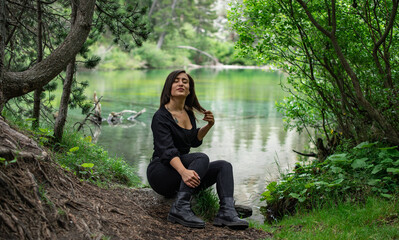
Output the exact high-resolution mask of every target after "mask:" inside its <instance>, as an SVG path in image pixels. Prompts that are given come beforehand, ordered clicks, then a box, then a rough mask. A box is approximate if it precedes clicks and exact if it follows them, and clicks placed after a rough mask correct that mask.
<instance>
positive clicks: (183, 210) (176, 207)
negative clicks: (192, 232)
mask: <svg viewBox="0 0 399 240" xmlns="http://www.w3.org/2000/svg"><path fill="white" fill-rule="evenodd" d="M190 199H191V193H189V192H178V193H177V197H176V201H175V202H174V203H173V205H172V207H171V208H170V212H169V214H168V221H169V222H172V223H176V222H177V223H180V224H181V225H183V226H186V227H191V228H204V227H205V222H204V221H202V220H201V219H200V218H198V217H197V216H195V214H194V213H193V211H192V210H191V206H190Z"/></svg>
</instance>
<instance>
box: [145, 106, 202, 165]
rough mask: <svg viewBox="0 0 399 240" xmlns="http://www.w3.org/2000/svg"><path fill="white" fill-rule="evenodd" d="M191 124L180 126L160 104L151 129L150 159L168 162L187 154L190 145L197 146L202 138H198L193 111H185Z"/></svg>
mask: <svg viewBox="0 0 399 240" xmlns="http://www.w3.org/2000/svg"><path fill="white" fill-rule="evenodd" d="M187 113H188V116H189V118H190V122H191V125H192V128H191V129H185V128H182V127H180V126H179V125H178V124H177V123H176V122H175V120H174V119H173V116H172V114H171V113H170V112H169V111H168V110H167V109H166V108H165V106H162V107H161V108H159V109H158V111H156V112H155V114H154V116H153V118H152V123H151V129H152V134H153V136H154V153H153V155H152V160H158V159H159V160H160V161H161V162H162V163H169V162H170V160H172V159H173V158H174V157H180V154H187V153H189V152H190V148H191V147H198V146H200V145H201V144H202V140H201V141H200V140H198V137H197V136H198V131H199V128H197V125H196V122H195V117H194V113H193V112H191V111H187Z"/></svg>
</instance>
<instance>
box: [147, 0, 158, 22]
mask: <svg viewBox="0 0 399 240" xmlns="http://www.w3.org/2000/svg"><path fill="white" fill-rule="evenodd" d="M157 3H158V0H153V1H152V4H151V8H150V11H149V12H148V18H151V15H152V13H153V12H154V10H155V6H156V5H157Z"/></svg>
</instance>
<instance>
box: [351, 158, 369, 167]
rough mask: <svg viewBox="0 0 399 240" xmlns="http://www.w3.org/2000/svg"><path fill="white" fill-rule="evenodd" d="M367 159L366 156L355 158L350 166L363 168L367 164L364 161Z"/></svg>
mask: <svg viewBox="0 0 399 240" xmlns="http://www.w3.org/2000/svg"><path fill="white" fill-rule="evenodd" d="M367 160H368V158H360V159H356V160H355V161H353V163H352V165H351V166H352V168H353V169H357V168H364V167H366V166H367V163H366V161H367Z"/></svg>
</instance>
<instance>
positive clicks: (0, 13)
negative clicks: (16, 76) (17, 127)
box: [0, 0, 7, 114]
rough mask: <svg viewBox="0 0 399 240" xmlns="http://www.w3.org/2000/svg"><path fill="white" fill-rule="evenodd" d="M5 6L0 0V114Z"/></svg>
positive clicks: (0, 106)
mask: <svg viewBox="0 0 399 240" xmlns="http://www.w3.org/2000/svg"><path fill="white" fill-rule="evenodd" d="M6 21H7V20H6V6H5V1H4V0H0V114H1V112H2V111H3V106H4V105H3V104H1V103H2V102H4V96H3V86H4V51H5V48H6V46H5V39H6Z"/></svg>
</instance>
